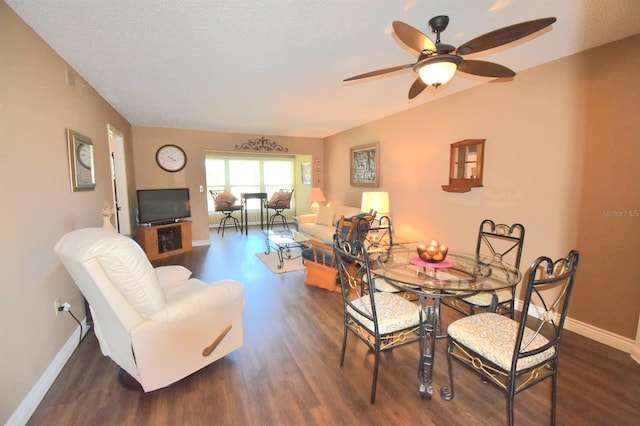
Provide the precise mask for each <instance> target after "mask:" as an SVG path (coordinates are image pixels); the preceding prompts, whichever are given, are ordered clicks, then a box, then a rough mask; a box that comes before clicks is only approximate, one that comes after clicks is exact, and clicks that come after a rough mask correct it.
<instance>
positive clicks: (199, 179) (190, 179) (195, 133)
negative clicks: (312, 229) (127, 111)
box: [133, 126, 323, 242]
mask: <svg viewBox="0 0 640 426" xmlns="http://www.w3.org/2000/svg"><path fill="white" fill-rule="evenodd" d="M261 136H265V137H266V138H268V139H270V140H272V141H275V142H277V143H278V144H280V145H282V146H284V147H286V148H288V152H287V153H286V154H288V155H303V154H304V156H303V157H302V158H305V159H308V158H309V155H311V156H312V157H313V161H314V162H315V161H316V160H318V161H319V162H320V165H321V164H322V161H323V151H322V143H323V142H322V139H319V138H296V137H287V136H269V135H247V134H239V133H225V132H211V131H199V130H183V129H164V128H158V127H138V126H135V127H134V128H133V137H134V140H135V146H134V151H135V159H136V162H135V170H136V171H135V173H136V182H137V185H138V189H149V188H178V187H188V188H189V192H190V194H191V214H192V218H191V220H192V221H193V230H192V232H193V239H194V241H200V242H201V241H209V224H208V219H207V197H209V196H210V195H209V194H208V193H207V191H206V190H205V192H202V193H201V192H200V189H199V187H200V185H203V186H205V188H206V172H205V167H204V161H205V155H206V152H207V151H229V152H238V151H237V150H236V149H235V146H236V145H241V144H243V143H245V142H247V141H248V140H250V139H251V140H254V139H256V138H259V137H261ZM165 144H175V145H178V146H180V147H182V148H183V149H184V150H185V152H186V154H187V159H188V160H187V165H186V167H185V168H184V169H183V170H181V171H179V172H177V173H168V172H165V171H163V170H162V169H161V168H160V167H158V165H157V164H156V162H155V155H156V151H157V150H158V148H160V147H161V146H162V145H165ZM252 153H253V152H252ZM299 163H300V161H299V160H298V161H296V169H295V170H296V176H297V175H299V174H300V172H299V170H300V164H299ZM317 176H318V178H319V179H320V181H321V183H322V179H323V176H322V174H320V175H317ZM298 184H299V185H298ZM308 188H309V185H302V183H301V182H299V176H297V180H296V188H295V189H296V196H297V202H298V205H299V206H300V209H301V210H302V211H304V209H307V206H308V204H309V203H308V202H306V196H305V194H308ZM302 211H301V212H302Z"/></svg>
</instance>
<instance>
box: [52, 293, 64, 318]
mask: <svg viewBox="0 0 640 426" xmlns="http://www.w3.org/2000/svg"><path fill="white" fill-rule="evenodd" d="M53 307H54V309H55V310H56V316H58V313H59V312H61V309H60V308H62V303H60V298H59V297H58V298H57V299H56V300H54V301H53Z"/></svg>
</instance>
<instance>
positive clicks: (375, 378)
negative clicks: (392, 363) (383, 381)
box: [370, 343, 380, 404]
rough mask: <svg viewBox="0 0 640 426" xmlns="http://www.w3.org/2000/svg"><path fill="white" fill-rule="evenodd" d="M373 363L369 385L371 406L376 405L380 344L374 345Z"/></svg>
mask: <svg viewBox="0 0 640 426" xmlns="http://www.w3.org/2000/svg"><path fill="white" fill-rule="evenodd" d="M374 354H375V361H374V363H373V383H371V401H370V402H371V404H375V403H376V388H377V385H378V367H379V366H380V344H379V343H378V344H377V345H376V349H375V352H374Z"/></svg>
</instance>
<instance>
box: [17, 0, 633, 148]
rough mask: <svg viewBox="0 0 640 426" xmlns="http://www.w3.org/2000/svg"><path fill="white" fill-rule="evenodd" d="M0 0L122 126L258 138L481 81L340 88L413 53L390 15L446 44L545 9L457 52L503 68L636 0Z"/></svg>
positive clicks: (342, 124) (595, 31)
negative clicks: (439, 25) (442, 18)
mask: <svg viewBox="0 0 640 426" xmlns="http://www.w3.org/2000/svg"><path fill="white" fill-rule="evenodd" d="M5 1H6V3H7V4H9V6H10V7H11V8H12V9H14V10H15V11H16V12H17V13H18V15H20V16H21V17H22V19H24V20H25V22H27V24H28V25H30V26H31V27H32V28H33V29H34V30H35V31H36V32H37V33H38V34H39V35H40V36H41V37H42V38H43V39H44V40H45V41H46V42H47V43H48V44H49V45H50V46H51V47H52V48H53V49H54V50H55V51H56V52H57V53H58V54H59V55H60V56H62V57H63V58H64V59H65V60H66V61H67V62H68V63H69V64H70V65H71V66H72V67H73V68H75V70H76V71H77V72H78V73H79V74H80V75H81V76H82V77H83V78H84V79H85V80H87V81H88V82H89V84H91V85H92V86H93V87H94V88H95V89H96V90H97V91H98V92H99V93H100V94H101V95H102V96H103V97H104V98H105V99H106V100H107V101H108V102H109V103H110V104H111V105H113V106H114V107H115V108H116V109H117V110H118V111H119V112H120V113H121V114H122V115H123V116H124V117H125V118H126V119H127V120H129V122H130V123H131V124H133V125H140V126H160V127H175V128H188V129H203V130H218V131H228V132H240V133H256V134H265V135H287V136H310V137H325V136H329V135H332V134H334V133H336V132H339V131H341V130H345V129H349V128H352V127H355V126H358V125H361V124H364V123H367V122H370V121H372V120H375V119H378V118H381V117H384V116H387V115H390V114H393V113H396V112H400V111H402V110H405V109H408V108H412V107H415V106H417V105H420V104H423V103H425V102H429V101H432V100H434V99H438V98H440V97H443V96H447V95H450V94H452V93H455V92H457V91H460V90H464V89H467V88H469V87H471V86H473V85H476V84H482V83H484V82H486V81H488V79H483V78H477V77H473V76H469V75H467V74H462V73H458V74H457V75H456V76H455V77H454V79H453V80H452V81H451V82H450V83H448V84H447V85H444V86H442V87H440V88H439V89H438V90H437V91H436V90H435V89H433V88H428V89H427V90H425V91H424V92H423V93H422V94H421V95H420V96H418V97H417V98H416V99H414V100H412V101H409V100H408V99H407V93H408V90H409V87H410V86H411V84H412V82H413V80H414V79H415V74H414V73H413V72H412V71H411V70H405V71H401V72H398V73H394V74H389V75H386V76H384V77H376V78H372V79H368V80H360V81H357V82H351V83H343V82H342V80H343V79H344V78H347V77H351V76H353V75H356V74H361V73H363V72H367V71H372V70H375V69H379V68H386V67H391V66H395V65H403V64H408V63H412V62H415V60H414V59H415V57H414V56H412V54H410V53H409V51H407V50H406V49H405V48H404V47H403V45H402V43H401V42H399V41H397V40H396V38H395V36H394V35H393V33H392V31H391V22H392V21H395V20H399V21H403V22H405V23H407V24H409V25H412V26H414V27H416V28H417V29H419V30H421V31H422V32H424V33H426V34H428V35H430V36H432V35H433V34H431V33H430V32H429V29H428V26H427V21H428V20H429V19H430V18H431V17H433V16H436V15H442V14H445V15H449V17H450V19H451V21H450V24H449V27H448V28H447V30H446V31H445V32H444V33H443V34H442V36H441V38H442V42H444V43H448V44H453V45H456V46H458V45H460V44H462V43H463V42H466V41H468V40H470V39H472V38H475V37H477V36H479V35H482V34H484V33H486V32H489V31H492V30H495V29H498V28H501V27H504V26H507V25H511V24H515V23H519V22H523V21H528V20H532V19H537V18H543V17H547V16H555V17H557V18H558V21H557V22H556V23H555V24H554V25H553V26H551V27H550V28H547V29H546V30H543V31H541V32H540V33H539V34H535V35H533V36H529V37H528V38H527V39H525V40H522V41H519V42H515V43H511V44H509V45H507V46H505V47H501V48H497V49H493V50H491V51H487V52H483V53H482V54H476V55H469V56H467V58H469V59H482V60H488V61H492V62H497V63H500V64H502V65H505V66H507V67H509V68H511V69H513V70H514V71H516V72H518V71H522V70H524V69H527V68H530V67H533V66H536V65H539V64H541V63H545V62H548V61H551V60H554V59H558V58H561V57H564V56H567V55H571V54H574V53H577V52H579V51H582V50H585V49H589V48H592V47H595V46H599V45H601V44H604V43H608V42H611V41H614V40H617V39H620V38H624V37H628V36H631V35H633V34H637V33H640V1H638V0H562V1H560V0H536V1H533V0H493V1H485V0H457V1H452V0H439V1H435V0H422V1H421V0H405V1H394V0H350V1H348V0H189V1H166V0H165V1H161V0H137V1H134V0H86V1H77V0H57V1H52V0H30V1H26V0H5ZM432 39H435V37H432ZM516 78H518V77H517V76H516ZM505 84H508V83H505Z"/></svg>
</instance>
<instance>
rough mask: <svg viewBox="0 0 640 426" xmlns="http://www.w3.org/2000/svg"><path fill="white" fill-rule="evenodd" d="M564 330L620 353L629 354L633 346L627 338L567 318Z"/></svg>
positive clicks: (631, 341)
mask: <svg viewBox="0 0 640 426" xmlns="http://www.w3.org/2000/svg"><path fill="white" fill-rule="evenodd" d="M565 328H566V329H567V330H569V331H573V332H574V333H578V334H579V335H581V336H584V337H588V338H589V339H591V340H595V341H596V342H599V343H602V344H604V345H607V346H610V347H612V348H615V349H618V350H620V351H623V352H626V353H628V354H630V353H631V350H632V349H633V346H634V343H635V342H634V341H633V340H632V339H629V338H628V337H624V336H620V335H619V334H615V333H611V332H610V331H606V330H602V329H601V328H597V327H594V326H592V325H590V324H587V323H584V322H582V321H578V320H575V319H572V318H569V317H567V320H566V321H565Z"/></svg>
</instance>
